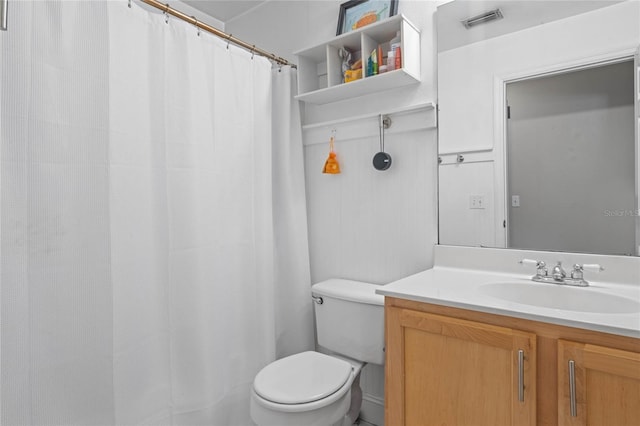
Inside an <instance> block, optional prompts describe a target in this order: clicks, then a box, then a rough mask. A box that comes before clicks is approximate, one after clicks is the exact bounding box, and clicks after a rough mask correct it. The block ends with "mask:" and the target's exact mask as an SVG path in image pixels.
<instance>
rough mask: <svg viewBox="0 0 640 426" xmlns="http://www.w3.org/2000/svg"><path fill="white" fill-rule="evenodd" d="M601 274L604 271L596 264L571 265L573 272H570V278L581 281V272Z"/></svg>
mask: <svg viewBox="0 0 640 426" xmlns="http://www.w3.org/2000/svg"><path fill="white" fill-rule="evenodd" d="M583 271H589V272H601V271H604V268H603V267H602V266H600V265H599V264H597V263H585V264H583V265H579V264H577V263H576V264H575V265H573V271H571V278H575V279H582V272H583Z"/></svg>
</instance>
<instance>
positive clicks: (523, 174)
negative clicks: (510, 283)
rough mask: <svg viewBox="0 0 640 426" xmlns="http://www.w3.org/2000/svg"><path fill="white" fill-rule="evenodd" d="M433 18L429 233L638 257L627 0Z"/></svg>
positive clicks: (639, 191) (509, 6)
mask: <svg viewBox="0 0 640 426" xmlns="http://www.w3.org/2000/svg"><path fill="white" fill-rule="evenodd" d="M498 9H499V10H500V12H499V13H497V14H495V13H494V14H493V15H492V16H493V17H496V15H497V19H494V20H484V22H483V20H479V21H480V23H478V24H477V25H472V26H471V27H468V25H467V26H465V25H463V24H462V21H464V20H467V19H469V18H471V19H472V20H473V18H474V17H478V16H483V15H484V14H486V13H488V12H492V11H495V10H498ZM437 16H438V108H439V136H438V145H439V148H438V152H439V161H440V166H439V242H440V243H441V244H450V245H465V246H484V247H508V248H517V249H533V250H557V251H568V252H580V253H599V254H616V255H636V256H637V255H639V254H640V214H639V213H640V204H639V203H640V201H639V200H640V176H639V175H640V171H639V169H640V142H639V135H638V133H639V132H640V107H639V103H640V88H639V87H638V80H639V79H640V68H639V64H638V46H639V45H640V27H639V26H638V24H637V23H638V20H639V19H640V3H638V2H635V1H589V0H587V1H580V0H576V1H567V2H564V1H527V0H523V1H517V2H516V1H461V0H455V1H452V2H449V3H445V4H443V5H441V6H439V7H438V13H437ZM605 35H606V36H605Z"/></svg>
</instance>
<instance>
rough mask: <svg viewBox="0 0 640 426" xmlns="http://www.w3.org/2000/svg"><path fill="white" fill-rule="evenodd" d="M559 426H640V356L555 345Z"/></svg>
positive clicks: (564, 343) (593, 347)
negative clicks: (556, 352)
mask: <svg viewBox="0 0 640 426" xmlns="http://www.w3.org/2000/svg"><path fill="white" fill-rule="evenodd" d="M558 395H559V397H560V401H559V404H558V410H559V412H558V425H560V426H583V425H594V426H596V425H616V426H638V425H640V353H637V352H629V351H622V350H618V349H612V348H608V347H604V346H598V345H590V344H584V343H578V342H571V341H567V340H560V341H558Z"/></svg>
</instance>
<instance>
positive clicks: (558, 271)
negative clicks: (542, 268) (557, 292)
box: [551, 261, 567, 282]
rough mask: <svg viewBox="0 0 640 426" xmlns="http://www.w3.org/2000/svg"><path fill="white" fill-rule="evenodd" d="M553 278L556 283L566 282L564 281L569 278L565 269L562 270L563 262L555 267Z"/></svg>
mask: <svg viewBox="0 0 640 426" xmlns="http://www.w3.org/2000/svg"><path fill="white" fill-rule="evenodd" d="M551 276H552V277H553V279H554V280H555V281H560V282H562V281H564V279H565V278H566V276H567V273H566V272H565V270H564V268H562V262H560V261H558V263H557V264H556V266H554V267H553V271H552V272H551Z"/></svg>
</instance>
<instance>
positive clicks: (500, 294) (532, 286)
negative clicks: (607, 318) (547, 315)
mask: <svg viewBox="0 0 640 426" xmlns="http://www.w3.org/2000/svg"><path fill="white" fill-rule="evenodd" d="M479 291H480V292H481V293H482V294H485V295H487V296H491V297H495V298H497V299H502V300H506V301H509V302H515V303H521V304H524V305H531V306H539V307H543V308H551V309H562V310H567V311H577V312H591V313H601V314H631V313H638V312H640V301H638V300H634V299H630V298H628V297H623V296H618V295H615V294H608V293H602V292H599V291H594V290H593V289H592V288H589V287H570V286H562V285H555V284H544V283H533V282H526V283H523V282H511V283H508V282H507V283H491V284H484V285H482V286H480V287H479Z"/></svg>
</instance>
